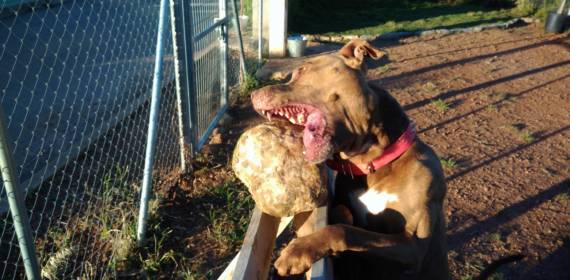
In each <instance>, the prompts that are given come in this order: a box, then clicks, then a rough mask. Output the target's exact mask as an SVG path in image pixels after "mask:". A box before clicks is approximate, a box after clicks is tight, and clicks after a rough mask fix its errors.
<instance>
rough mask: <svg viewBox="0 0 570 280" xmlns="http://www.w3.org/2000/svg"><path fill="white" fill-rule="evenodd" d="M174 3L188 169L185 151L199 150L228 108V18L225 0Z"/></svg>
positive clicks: (182, 117) (180, 117)
mask: <svg viewBox="0 0 570 280" xmlns="http://www.w3.org/2000/svg"><path fill="white" fill-rule="evenodd" d="M232 3H235V2H232ZM234 5H235V4H234ZM173 7H174V10H173V11H172V13H171V14H172V17H173V29H174V30H175V32H174V34H175V38H174V41H175V45H176V46H177V47H179V48H180V49H177V50H175V54H176V55H177V56H178V59H176V61H177V62H179V63H177V64H176V66H175V67H177V71H176V72H177V73H178V74H179V75H180V77H179V79H177V81H179V83H177V92H179V97H180V110H179V111H180V114H179V120H180V123H181V124H183V125H182V127H181V131H180V133H181V135H183V143H181V144H183V147H184V148H183V149H182V151H181V152H182V153H183V155H182V158H183V163H182V165H183V166H182V168H183V169H186V167H187V159H188V157H189V155H190V154H192V153H193V152H196V151H198V150H200V148H201V147H202V146H203V145H204V143H205V141H206V140H207V138H208V136H209V135H210V133H211V132H212V130H213V129H214V127H215V126H216V124H217V123H218V121H219V119H220V118H221V116H222V115H223V114H224V113H225V111H226V108H227V102H228V69H227V66H228V25H229V23H230V18H229V16H228V12H227V11H228V9H227V2H226V0H213V1H212V0H196V1H179V2H177V3H176V4H175V5H174V6H173Z"/></svg>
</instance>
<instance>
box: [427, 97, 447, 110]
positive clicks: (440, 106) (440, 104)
mask: <svg viewBox="0 0 570 280" xmlns="http://www.w3.org/2000/svg"><path fill="white" fill-rule="evenodd" d="M431 104H432V105H433V106H435V108H437V110H439V111H440V112H444V111H446V110H448V109H449V103H447V102H445V101H444V100H443V99H441V98H438V99H435V100H432V101H431Z"/></svg>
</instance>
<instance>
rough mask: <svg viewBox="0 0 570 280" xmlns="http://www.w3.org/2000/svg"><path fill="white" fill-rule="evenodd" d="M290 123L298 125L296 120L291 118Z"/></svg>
mask: <svg viewBox="0 0 570 280" xmlns="http://www.w3.org/2000/svg"><path fill="white" fill-rule="evenodd" d="M289 121H290V122H292V123H293V124H297V123H296V122H295V118H289Z"/></svg>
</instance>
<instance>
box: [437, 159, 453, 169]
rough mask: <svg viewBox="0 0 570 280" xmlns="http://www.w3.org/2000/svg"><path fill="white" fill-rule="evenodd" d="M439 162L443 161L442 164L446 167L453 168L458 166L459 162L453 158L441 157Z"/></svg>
mask: <svg viewBox="0 0 570 280" xmlns="http://www.w3.org/2000/svg"><path fill="white" fill-rule="evenodd" d="M439 162H441V166H443V168H445V169H453V168H455V167H457V162H456V161H455V160H453V159H452V158H440V159H439Z"/></svg>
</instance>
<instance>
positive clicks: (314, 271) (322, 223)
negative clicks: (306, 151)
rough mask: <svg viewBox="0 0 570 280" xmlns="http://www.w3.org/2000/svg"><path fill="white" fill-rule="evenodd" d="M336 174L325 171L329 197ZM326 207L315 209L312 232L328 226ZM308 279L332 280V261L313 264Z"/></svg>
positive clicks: (323, 259) (332, 190)
mask: <svg viewBox="0 0 570 280" xmlns="http://www.w3.org/2000/svg"><path fill="white" fill-rule="evenodd" d="M335 178H336V172H334V171H332V170H331V169H327V189H328V191H329V197H333V196H334V184H335ZM328 210H329V209H328V205H327V206H323V207H319V208H317V209H315V210H314V211H313V212H314V216H315V219H314V221H313V229H314V231H318V230H319V229H322V228H324V227H326V226H327V224H328V220H329V219H328ZM308 278H309V279H311V280H332V279H333V270H332V260H331V259H330V258H329V257H326V258H322V259H320V260H319V261H317V262H316V263H314V264H313V266H312V267H311V270H310V271H309V274H308Z"/></svg>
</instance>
